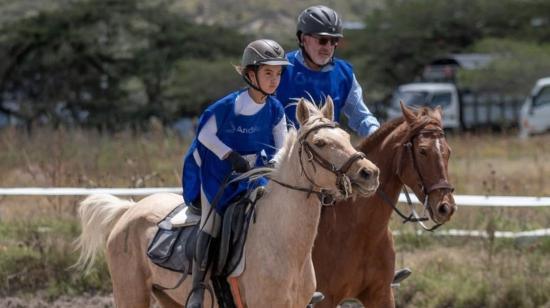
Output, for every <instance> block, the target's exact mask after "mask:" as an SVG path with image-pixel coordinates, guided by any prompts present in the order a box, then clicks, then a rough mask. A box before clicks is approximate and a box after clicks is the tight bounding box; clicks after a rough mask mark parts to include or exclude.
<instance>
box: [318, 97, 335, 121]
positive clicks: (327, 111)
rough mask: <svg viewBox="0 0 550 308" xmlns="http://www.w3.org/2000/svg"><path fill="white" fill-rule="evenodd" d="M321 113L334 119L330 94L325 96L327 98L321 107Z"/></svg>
mask: <svg viewBox="0 0 550 308" xmlns="http://www.w3.org/2000/svg"><path fill="white" fill-rule="evenodd" d="M321 113H323V116H324V117H325V118H327V119H329V120H331V121H334V102H333V101H332V97H330V95H329V96H327V100H326V101H325V105H324V106H323V108H322V109H321Z"/></svg>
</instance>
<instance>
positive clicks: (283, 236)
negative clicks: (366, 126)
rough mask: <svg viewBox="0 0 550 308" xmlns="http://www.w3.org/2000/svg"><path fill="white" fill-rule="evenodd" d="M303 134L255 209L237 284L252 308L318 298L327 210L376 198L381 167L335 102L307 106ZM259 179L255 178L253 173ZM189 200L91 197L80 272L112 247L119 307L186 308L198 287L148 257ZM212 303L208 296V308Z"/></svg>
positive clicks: (290, 143)
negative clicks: (319, 249) (361, 147)
mask: <svg viewBox="0 0 550 308" xmlns="http://www.w3.org/2000/svg"><path fill="white" fill-rule="evenodd" d="M297 118H298V120H299V121H300V123H301V128H300V130H299V131H298V132H296V131H295V130H292V131H291V132H289V136H288V138H287V140H286V142H285V145H284V147H283V148H282V149H281V150H280V151H279V152H278V153H277V155H278V161H279V164H278V166H277V167H276V168H275V169H274V170H273V171H272V172H271V173H270V174H269V177H270V178H271V179H272V181H270V182H269V184H268V186H267V187H266V193H265V195H264V196H263V197H262V198H261V199H260V200H259V201H258V203H257V204H256V223H254V224H251V225H250V228H249V233H248V239H247V242H246V251H245V258H246V259H245V260H246V265H245V269H244V272H243V273H242V275H240V276H239V277H238V285H239V288H240V294H241V295H242V296H241V297H240V298H237V300H242V301H244V303H246V304H247V305H248V307H268V306H271V307H297V308H303V307H305V306H306V305H307V304H308V302H309V301H310V299H311V297H312V295H313V292H314V291H315V284H316V282H315V274H314V271H313V262H312V258H311V251H312V249H313V241H314V239H315V236H316V234H317V229H318V223H319V217H320V215H321V205H322V203H330V204H332V203H333V201H336V200H343V199H345V198H348V197H356V196H357V195H365V196H366V195H372V194H373V193H374V192H375V191H376V188H377V187H378V168H377V167H376V166H374V165H373V164H372V163H371V162H370V161H368V160H367V159H366V158H365V156H364V154H362V153H360V152H357V151H356V150H355V149H354V148H353V147H352V145H351V143H350V137H349V135H348V134H347V133H346V132H345V131H343V130H342V129H340V128H338V127H337V126H336V124H335V123H334V122H333V121H332V118H333V103H332V101H331V100H329V101H327V103H326V104H325V106H324V107H323V109H322V110H318V109H317V107H315V106H314V105H313V104H311V103H309V102H307V101H305V100H301V101H300V102H299V103H298V108H297ZM251 172H252V173H253V172H254V170H253V171H251ZM182 201H183V199H182V197H181V195H176V194H155V195H151V196H148V197H146V198H144V199H142V200H140V201H139V202H137V203H134V202H131V201H126V200H121V199H118V198H116V197H114V196H110V195H99V196H90V197H88V198H87V199H86V200H84V201H83V202H82V204H81V206H80V209H79V213H80V217H81V221H82V234H81V236H80V238H79V247H80V249H81V257H80V259H79V264H80V265H87V264H88V265H89V264H90V263H91V262H93V260H94V256H95V255H96V253H97V252H98V251H99V250H101V249H103V248H104V246H105V245H106V259H107V264H108V266H109V272H110V274H111V279H112V282H113V293H114V297H115V303H116V306H117V307H119V308H124V307H128V308H130V307H131V308H148V307H149V306H150V304H151V299H152V296H154V297H155V298H156V299H157V301H158V302H159V303H160V304H161V305H162V306H163V307H181V306H183V304H184V302H185V298H186V296H187V294H188V293H189V291H190V288H191V279H186V280H184V281H183V283H182V284H181V285H180V286H179V287H177V288H176V289H168V290H162V288H156V287H154V286H163V287H172V286H175V285H177V282H178V280H179V279H180V277H181V274H179V273H176V272H172V271H169V270H166V269H164V268H161V267H159V266H157V265H155V264H153V263H152V262H151V260H149V258H148V257H147V255H146V250H147V247H148V245H149V242H150V241H151V239H152V237H153V236H154V235H155V233H156V231H157V230H158V227H157V223H158V222H159V221H160V220H161V219H163V218H164V217H165V216H166V215H167V214H168V213H170V212H171V211H172V210H173V209H174V208H175V207H176V206H178V205H179V204H181V203H182ZM210 300H211V299H210V297H209V296H206V297H205V307H209V306H210V304H211V302H210Z"/></svg>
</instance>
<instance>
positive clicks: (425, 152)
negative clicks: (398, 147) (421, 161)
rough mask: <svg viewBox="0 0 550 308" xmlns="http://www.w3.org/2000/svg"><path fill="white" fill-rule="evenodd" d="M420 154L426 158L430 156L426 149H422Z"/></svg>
mask: <svg viewBox="0 0 550 308" xmlns="http://www.w3.org/2000/svg"><path fill="white" fill-rule="evenodd" d="M418 152H420V154H422V155H424V156H426V155H428V152H427V151H426V149H420V150H419V151H418Z"/></svg>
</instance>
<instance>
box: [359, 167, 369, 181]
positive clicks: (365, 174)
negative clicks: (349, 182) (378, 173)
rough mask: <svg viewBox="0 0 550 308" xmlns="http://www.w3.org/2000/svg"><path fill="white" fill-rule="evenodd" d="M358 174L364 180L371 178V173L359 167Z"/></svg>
mask: <svg viewBox="0 0 550 308" xmlns="http://www.w3.org/2000/svg"><path fill="white" fill-rule="evenodd" d="M359 176H360V177H361V178H363V179H365V180H369V179H370V178H371V173H370V172H369V171H367V170H366V169H361V171H359Z"/></svg>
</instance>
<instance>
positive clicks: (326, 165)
mask: <svg viewBox="0 0 550 308" xmlns="http://www.w3.org/2000/svg"><path fill="white" fill-rule="evenodd" d="M337 127H338V124H337V123H336V122H330V123H323V124H320V125H317V126H314V127H312V128H310V129H309V130H308V131H306V132H305V133H304V134H302V136H301V137H300V139H299V140H298V141H299V142H300V148H299V150H298V156H299V159H300V168H301V170H302V174H303V175H305V177H306V178H307V180H308V181H309V183H310V184H311V185H312V187H311V188H301V187H296V186H293V185H289V184H286V183H281V182H279V181H277V180H275V179H271V180H272V181H274V182H275V183H278V184H279V185H281V186H284V187H287V188H290V189H294V190H300V191H304V192H307V193H308V197H309V196H310V195H311V194H315V195H317V197H318V198H319V201H321V205H323V206H332V205H334V204H335V203H336V196H335V194H334V193H331V192H330V189H326V188H322V187H321V186H320V185H318V184H317V183H315V181H314V180H313V178H312V177H311V176H310V175H309V174H308V173H307V172H306V170H305V168H304V159H303V157H304V156H305V158H306V161H307V162H310V163H311V166H312V168H313V171H314V172H317V169H316V168H315V164H318V165H319V166H321V167H322V168H323V169H326V170H328V171H330V172H332V173H334V174H335V175H336V187H337V188H338V191H339V192H340V193H341V194H342V195H343V196H344V197H345V198H347V197H348V196H349V195H350V194H351V192H352V186H351V180H350V179H349V177H348V176H347V175H346V172H348V170H349V168H350V167H351V166H352V165H353V163H355V161H357V160H360V159H366V158H367V157H366V155H365V154H364V153H362V152H359V151H357V152H355V153H354V154H353V155H351V157H350V158H349V159H348V160H347V161H346V162H345V163H344V164H343V165H342V166H341V167H340V168H337V167H336V166H335V165H334V164H333V163H331V162H330V161H328V160H327V159H325V158H324V157H323V156H321V154H319V153H318V152H317V151H315V149H314V148H313V147H312V146H311V145H310V144H309V142H308V141H307V137H308V136H309V135H310V134H311V133H312V132H316V131H318V130H320V129H322V128H331V129H334V128H337Z"/></svg>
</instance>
